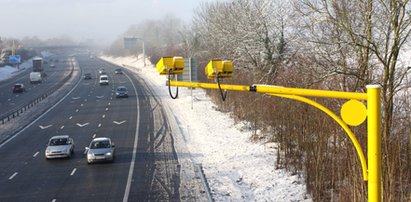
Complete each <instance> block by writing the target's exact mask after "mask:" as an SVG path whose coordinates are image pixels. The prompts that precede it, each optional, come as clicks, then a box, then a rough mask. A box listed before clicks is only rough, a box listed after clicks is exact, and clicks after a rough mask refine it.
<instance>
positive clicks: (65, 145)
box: [45, 135, 74, 159]
mask: <svg viewBox="0 0 411 202" xmlns="http://www.w3.org/2000/svg"><path fill="white" fill-rule="evenodd" d="M73 153H74V141H73V139H72V138H70V137H69V136H68V135H59V136H53V137H52V138H50V140H49V142H48V144H47V148H46V151H45V156H46V159H51V158H65V157H67V158H70V157H71V155H73Z"/></svg>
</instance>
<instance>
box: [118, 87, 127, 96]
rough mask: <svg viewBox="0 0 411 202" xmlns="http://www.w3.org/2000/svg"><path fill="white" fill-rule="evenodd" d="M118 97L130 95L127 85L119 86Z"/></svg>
mask: <svg viewBox="0 0 411 202" xmlns="http://www.w3.org/2000/svg"><path fill="white" fill-rule="evenodd" d="M116 97H128V91H127V88H126V87H125V86H119V87H117V89H116Z"/></svg>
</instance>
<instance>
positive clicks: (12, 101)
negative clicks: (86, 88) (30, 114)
mask: <svg viewBox="0 0 411 202" xmlns="http://www.w3.org/2000/svg"><path fill="white" fill-rule="evenodd" d="M68 58H69V56H68V55H67V54H58V55H53V56H51V57H49V58H47V60H49V59H52V60H53V62H51V63H52V64H55V67H54V68H50V67H49V64H51V63H49V64H44V65H43V67H44V72H45V73H46V74H47V76H46V77H44V78H43V82H42V83H36V84H31V83H30V79H29V73H30V72H31V71H32V68H29V69H27V70H24V71H22V72H21V73H19V75H18V76H17V78H11V79H8V80H6V81H1V82H0V117H3V116H5V115H7V114H9V113H11V112H13V111H16V110H17V109H18V108H19V107H21V106H22V105H25V104H28V103H29V102H30V101H31V100H33V99H34V98H37V97H38V96H40V95H42V94H44V93H46V92H47V91H48V90H49V89H51V88H53V87H54V86H57V85H58V84H59V82H60V81H61V80H63V78H64V76H67V74H68V72H69V71H71V69H70V68H71V65H70V63H69V62H68V61H69V60H68ZM56 60H58V61H59V62H55V61H56ZM15 83H22V84H24V86H25V88H26V92H24V93H13V92H12V87H13V86H14V84H15Z"/></svg>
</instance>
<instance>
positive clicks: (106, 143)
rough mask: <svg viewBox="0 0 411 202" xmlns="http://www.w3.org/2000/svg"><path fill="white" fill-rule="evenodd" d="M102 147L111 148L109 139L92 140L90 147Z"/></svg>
mask: <svg viewBox="0 0 411 202" xmlns="http://www.w3.org/2000/svg"><path fill="white" fill-rule="evenodd" d="M102 148H110V142H109V141H108V140H105V141H95V142H92V143H91V145H90V149H102Z"/></svg>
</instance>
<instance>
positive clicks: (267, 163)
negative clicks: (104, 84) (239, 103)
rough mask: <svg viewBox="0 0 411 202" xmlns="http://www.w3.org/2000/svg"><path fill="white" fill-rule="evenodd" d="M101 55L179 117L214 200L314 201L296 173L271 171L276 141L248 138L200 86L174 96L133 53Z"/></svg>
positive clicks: (152, 68) (192, 154)
mask: <svg viewBox="0 0 411 202" xmlns="http://www.w3.org/2000/svg"><path fill="white" fill-rule="evenodd" d="M101 58H102V59H105V60H107V61H110V62H113V63H116V64H119V65H122V66H125V67H127V68H129V69H132V70H133V71H134V72H137V73H138V74H139V75H140V76H142V77H143V78H144V79H145V80H149V81H150V83H151V84H152V85H154V86H151V87H152V88H153V89H154V90H155V92H156V93H157V95H158V96H159V97H160V98H161V99H162V100H163V103H167V104H168V105H169V106H170V108H171V109H172V111H173V114H174V115H175V116H176V117H177V119H178V123H179V127H180V128H182V131H183V133H182V135H183V139H184V140H185V142H186V144H187V147H188V150H189V151H190V155H191V159H192V161H194V163H201V164H202V165H203V168H204V172H205V175H206V177H207V180H208V182H209V184H210V187H211V190H212V193H213V198H214V199H215V200H216V201H312V200H311V198H309V196H308V195H307V194H306V190H305V185H304V183H302V182H301V180H300V179H298V177H297V176H296V175H291V174H290V173H287V172H285V171H284V170H275V169H274V165H275V160H276V158H275V147H276V145H275V144H273V143H270V144H260V143H252V142H250V141H249V137H250V136H251V134H252V132H251V131H249V130H247V129H246V128H247V127H246V126H245V124H244V123H243V124H235V123H234V121H233V120H232V119H231V118H230V117H229V114H226V113H222V112H219V111H216V110H215V109H216V108H217V107H216V106H215V105H214V104H213V103H212V102H211V101H210V99H209V98H208V97H207V95H206V94H205V91H204V90H203V89H195V90H193V98H191V96H190V95H191V94H190V90H189V89H186V88H179V97H178V98H177V99H175V100H173V99H171V98H170V97H169V95H168V88H167V87H166V86H165V82H166V77H165V76H159V74H158V73H157V71H156V70H155V68H154V66H153V65H147V67H143V63H142V61H141V60H139V59H136V58H131V57H124V58H113V57H106V56H104V57H101ZM146 64H150V63H149V61H146ZM172 90H175V89H174V87H173V88H172ZM173 92H174V91H173ZM228 99H230V98H229V97H228ZM192 106H193V107H192ZM306 198H308V199H306Z"/></svg>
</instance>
